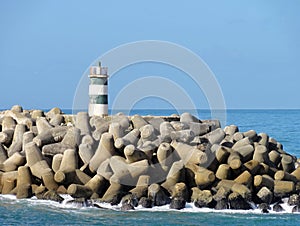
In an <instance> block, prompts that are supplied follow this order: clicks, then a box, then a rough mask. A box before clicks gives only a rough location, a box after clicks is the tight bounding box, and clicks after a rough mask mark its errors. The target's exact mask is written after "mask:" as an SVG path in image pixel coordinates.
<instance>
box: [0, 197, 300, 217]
mask: <svg viewBox="0 0 300 226" xmlns="http://www.w3.org/2000/svg"><path fill="white" fill-rule="evenodd" d="M62 197H63V198H64V201H63V202H62V203H58V202H55V201H50V200H40V199H37V198H36V197H32V198H31V199H17V198H16V196H14V195H0V202H3V201H4V202H10V203H11V204H15V205H18V203H20V204H21V203H22V204H25V205H26V204H28V205H29V206H31V207H33V206H39V205H41V206H45V207H48V208H51V209H52V210H55V209H56V210H58V211H61V210H67V211H68V210H89V209H91V208H93V209H95V208H97V207H98V208H100V209H102V210H112V211H121V204H119V205H113V206H112V205H111V204H109V203H102V202H92V204H93V205H94V206H90V205H84V204H81V203H77V202H72V200H74V199H73V198H72V197H71V196H69V195H62ZM283 201H284V203H282V204H281V206H282V207H283V209H284V211H282V212H275V211H273V205H270V206H271V210H269V214H276V215H283V214H291V213H292V209H293V207H294V206H289V205H288V204H287V201H288V199H284V200H283ZM251 205H252V207H253V209H252V210H232V209H225V210H215V209H210V208H198V207H196V206H195V205H194V203H187V204H186V206H185V208H184V209H181V210H175V209H170V208H169V205H164V206H154V207H152V208H144V207H142V206H137V207H136V208H135V210H129V211H130V212H134V211H143V212H185V213H226V214H249V213H251V214H265V213H262V212H261V210H260V209H258V208H257V206H256V205H255V204H254V203H251ZM293 214H300V213H293Z"/></svg>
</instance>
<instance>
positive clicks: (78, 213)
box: [0, 110, 300, 225]
mask: <svg viewBox="0 0 300 226" xmlns="http://www.w3.org/2000/svg"><path fill="white" fill-rule="evenodd" d="M70 112H71V111H68V110H65V113H70ZM136 113H137V114H141V115H148V114H152V115H170V114H173V113H175V112H173V111H169V110H133V111H131V113H130V114H136ZM199 117H200V119H209V118H210V111H207V110H199ZM230 124H235V125H237V126H238V127H239V130H240V131H242V132H243V131H247V130H250V129H254V130H256V131H257V132H258V133H260V132H265V133H267V134H269V136H271V137H274V138H275V139H276V140H278V141H279V142H281V143H282V144H283V146H284V149H285V151H287V152H289V153H291V154H293V155H296V156H297V157H300V146H299V145H300V142H299V139H300V110H228V112H227V125H230ZM105 207H108V208H109V209H98V208H92V207H81V208H80V207H76V206H72V205H68V204H64V203H62V204H58V203H55V202H51V201H42V200H36V199H35V198H32V199H26V200H17V199H16V198H15V197H14V196H10V195H8V196H7V195H5V196H3V195H2V196H0V224H1V225H20V224H21V225H125V224H130V225H266V224H269V225H300V214H295V213H293V214H292V213H291V207H288V206H286V205H285V208H286V211H285V212H284V213H273V212H270V213H269V214H262V213H260V211H259V210H251V211H233V210H230V211H228V210H227V211H214V210H210V209H206V208H203V209H199V208H196V207H194V206H193V204H187V206H186V208H185V209H184V210H181V211H176V210H170V209H168V207H167V206H163V207H157V208H152V209H141V208H138V209H137V210H135V211H127V212H122V211H119V209H118V207H110V206H109V205H106V206H105Z"/></svg>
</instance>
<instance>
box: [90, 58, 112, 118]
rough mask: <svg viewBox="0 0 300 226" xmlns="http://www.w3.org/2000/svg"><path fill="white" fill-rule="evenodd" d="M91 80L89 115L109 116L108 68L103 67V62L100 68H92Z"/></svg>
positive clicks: (99, 65)
mask: <svg viewBox="0 0 300 226" xmlns="http://www.w3.org/2000/svg"><path fill="white" fill-rule="evenodd" d="M89 78H90V84H89V115H90V116H93V115H96V116H101V117H104V116H107V115H108V96H107V93H108V92H107V83H108V74H107V67H101V62H99V64H98V66H91V68H90V74H89Z"/></svg>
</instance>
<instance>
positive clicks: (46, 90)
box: [0, 0, 300, 109]
mask: <svg viewBox="0 0 300 226" xmlns="http://www.w3.org/2000/svg"><path fill="white" fill-rule="evenodd" d="M299 12H300V1H298V0H282V1H276V0H269V1H264V0H256V1H255V0H251V1H250V0H249V1H241V0H235V1H234V0H226V1H225V0H224V1H211V0H210V1H199V0H197V1H196V0H195V1H174V0H173V1H166V0H165V1H162V0H159V1H156V0H151V1H140V0H139V1H138V0H137V1H130V0H126V1H100V0H88V1H83V0H82V1H76V0H64V1H61V0H51V1H50V0H49V1H42V0H35V1H32V0H26V1H24V0H20V1H16V0H0V32H1V33H0V76H1V80H0V84H1V86H0V97H1V101H0V109H6V108H10V107H11V106H12V105H14V104H21V105H22V106H23V107H25V108H51V107H54V106H58V107H61V108H71V107H72V104H73V96H74V93H75V90H76V87H77V84H78V82H79V80H80V78H81V76H82V75H83V73H84V71H85V70H86V69H87V68H88V66H89V65H90V64H91V63H92V62H93V61H94V60H95V59H97V58H98V57H99V56H101V55H103V54H104V53H106V52H107V51H109V50H110V49H112V48H115V47H117V46H119V45H121V44H125V43H128V42H134V41H141V40H163V41H169V42H173V43H176V44H178V45H180V46H183V47H186V48H188V49H190V50H191V51H193V52H194V53H196V54H197V55H198V56H199V57H201V58H202V60H203V61H204V62H205V63H206V64H207V65H208V66H209V67H210V69H211V70H212V71H213V73H214V74H215V76H216V78H217V80H218V82H219V84H220V87H221V89H222V91H223V94H224V99H225V101H226V106H227V107H228V108H300V89H299V87H298V86H299V84H300V14H299ZM122 57H126V56H122ZM106 66H108V67H109V66H110V65H106ZM180 73H183V72H180V71H178V70H175V69H174V68H169V67H164V66H162V65H157V64H151V63H145V64H144V65H143V64H142V65H132V66H130V67H128V68H125V69H124V70H121V71H119V72H118V73H117V74H118V76H115V78H114V80H113V81H112V82H111V83H110V86H109V89H110V91H111V93H112V95H111V96H110V102H111V101H112V99H113V98H114V95H117V93H118V91H119V90H120V89H121V88H122V87H123V86H126V84H128V83H130V82H132V81H134V80H135V79H139V78H142V77H143V76H150V75H156V76H157V75H158V76H163V77H165V78H168V79H171V80H172V81H174V82H176V83H181V84H180V85H181V86H182V87H183V88H184V90H185V91H186V92H187V93H188V94H189V95H190V97H191V99H192V101H193V102H195V104H196V106H197V107H199V108H201V107H204V108H205V107H207V103H206V102H205V94H199V92H200V93H201V91H196V90H195V88H194V87H193V85H192V84H191V83H190V81H188V80H185V79H182V80H179V79H178V76H179V77H180V76H181V75H180ZM136 95H137V96H138V95H139V93H138V92H137V94H136ZM154 95H155V94H154ZM174 95H176V94H174ZM149 103H155V104H154V105H155V107H158V108H159V107H166V106H167V104H166V103H164V102H162V101H159V100H152V102H151V101H150V102H149V101H147V100H144V102H141V103H140V104H139V105H137V106H138V107H150V108H151V107H153V106H149Z"/></svg>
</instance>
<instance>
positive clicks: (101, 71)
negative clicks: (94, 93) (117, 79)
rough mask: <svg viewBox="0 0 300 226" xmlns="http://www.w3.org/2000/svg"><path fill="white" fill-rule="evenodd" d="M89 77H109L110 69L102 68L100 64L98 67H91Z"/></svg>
mask: <svg viewBox="0 0 300 226" xmlns="http://www.w3.org/2000/svg"><path fill="white" fill-rule="evenodd" d="M89 77H108V68H107V67H102V66H101V63H100V62H99V65H98V66H91V67H90V74H89Z"/></svg>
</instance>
